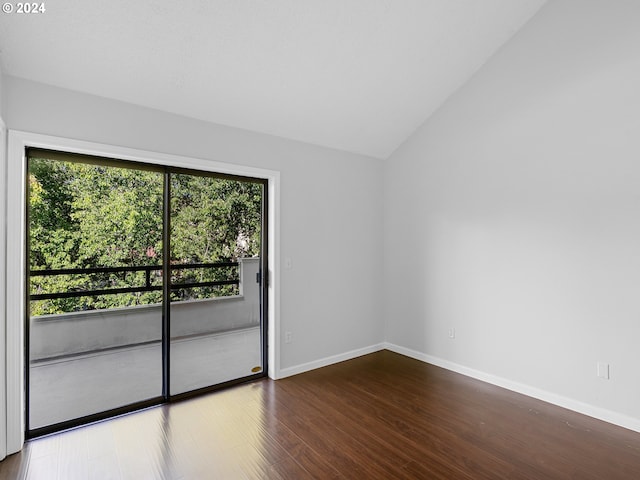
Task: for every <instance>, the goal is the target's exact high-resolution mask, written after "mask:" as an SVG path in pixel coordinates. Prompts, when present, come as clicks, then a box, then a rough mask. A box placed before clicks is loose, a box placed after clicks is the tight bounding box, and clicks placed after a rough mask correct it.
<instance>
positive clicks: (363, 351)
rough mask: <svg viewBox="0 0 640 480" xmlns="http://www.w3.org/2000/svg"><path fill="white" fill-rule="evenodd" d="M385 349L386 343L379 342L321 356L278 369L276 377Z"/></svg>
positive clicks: (283, 376) (288, 375) (287, 375)
mask: <svg viewBox="0 0 640 480" xmlns="http://www.w3.org/2000/svg"><path fill="white" fill-rule="evenodd" d="M384 349H385V344H383V343H378V344H376V345H370V346H368V347H364V348H358V349H356V350H351V351H350V352H345V353H340V354H338V355H333V356H331V357H325V358H321V359H320V360H314V361H313V362H308V363H302V364H300V365H295V366H293V367H288V368H283V369H280V370H279V371H278V373H277V377H276V378H277V379H280V378H286V377H290V376H292V375H297V374H299V373H304V372H308V371H310V370H315V369H316V368H322V367H326V366H328V365H333V364H334V363H339V362H344V361H345V360H351V359H353V358H356V357H361V356H362V355H367V354H369V353H373V352H378V351H380V350H384Z"/></svg>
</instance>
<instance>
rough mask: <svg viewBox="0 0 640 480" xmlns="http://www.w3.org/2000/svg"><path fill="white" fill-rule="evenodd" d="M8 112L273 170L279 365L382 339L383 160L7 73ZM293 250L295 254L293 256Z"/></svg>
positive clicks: (78, 134)
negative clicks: (283, 265)
mask: <svg viewBox="0 0 640 480" xmlns="http://www.w3.org/2000/svg"><path fill="white" fill-rule="evenodd" d="M5 88H6V89H7V96H6V121H7V124H8V127H9V128H10V129H13V130H23V131H28V132H35V133H43V134H48V135H55V136H60V137H67V138H72V139H80V140H86V141H92V142H99V143H106V144H110V145H116V146H124V147H130V148H136V149H142V150H149V151H157V152H162V153H169V154H175V155H181V156H189V157H196V158H202V159H211V160H215V161H219V162H226V163H235V164H241V165H246V166H253V167H259V168H265V169H270V170H278V171H280V172H281V177H280V179H281V192H280V194H281V197H280V198H281V200H280V201H281V214H280V219H281V232H280V240H281V242H280V244H281V257H282V258H283V259H284V258H285V257H289V258H291V259H292V265H293V268H292V269H291V270H282V271H281V309H280V313H281V315H280V328H281V332H282V334H284V332H285V331H291V332H292V333H293V342H292V343H290V344H284V342H282V339H281V350H280V352H281V353H280V360H281V363H280V367H281V368H282V369H287V368H289V369H291V368H295V367H297V366H299V365H304V364H307V363H309V362H316V361H318V360H321V359H324V358H326V357H332V356H334V355H340V354H344V353H345V352H350V351H353V350H359V349H363V348H368V347H370V346H371V345H376V344H379V343H380V342H382V341H383V318H382V313H381V311H382V303H381V295H380V293H381V287H380V284H379V272H380V268H379V255H380V252H381V251H382V240H381V236H382V198H381V195H380V191H381V189H382V162H380V161H379V160H375V159H372V158H369V157H364V156H358V155H353V154H348V153H343V152H338V151H334V150H330V149H326V148H321V147H316V146H312V145H308V144H304V143H300V142H293V141H289V140H284V139H280V138H276V137H272V136H267V135H261V134H256V133H252V132H247V131H243V130H239V129H234V128H228V127H224V126H219V125H213V124H209V123H206V122H201V121H196V120H192V119H188V118H184V117H180V116H177V115H172V114H167V113H163V112H159V111H154V110H150V109H146V108H141V107H137V106H134V105H130V104H126V103H122V102H117V101H113V100H108V99H104V98H100V97H95V96H91V95H85V94H80V93H76V92H72V91H68V90H63V89H59V88H56V87H51V86H46V85H43V84H38V83H34V82H30V81H26V80H22V79H18V78H13V77H5ZM297 260H299V261H297ZM9 321H11V319H9Z"/></svg>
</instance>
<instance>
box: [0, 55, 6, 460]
mask: <svg viewBox="0 0 640 480" xmlns="http://www.w3.org/2000/svg"><path fill="white" fill-rule="evenodd" d="M4 105H5V103H4V75H3V74H2V68H0V460H2V459H3V458H4V457H5V456H6V453H7V437H6V425H7V423H6V420H7V417H6V362H5V359H6V356H5V355H6V351H5V344H6V338H5V329H4V328H3V327H4V325H5V316H6V315H5V305H6V301H5V299H6V295H5V280H6V279H5V276H6V275H5V271H6V260H5V255H6V252H5V247H6V244H5V232H4V225H6V210H5V209H6V200H5V199H6V195H7V189H6V182H7V169H6V161H7V157H6V155H7V132H6V129H5V124H4V120H3V119H4Z"/></svg>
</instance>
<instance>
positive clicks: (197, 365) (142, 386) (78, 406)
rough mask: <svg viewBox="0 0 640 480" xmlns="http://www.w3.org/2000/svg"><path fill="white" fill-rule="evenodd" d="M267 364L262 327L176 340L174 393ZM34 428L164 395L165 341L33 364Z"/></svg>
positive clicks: (31, 407)
mask: <svg viewBox="0 0 640 480" xmlns="http://www.w3.org/2000/svg"><path fill="white" fill-rule="evenodd" d="M256 366H262V362H261V341H260V328H259V327H252V328H246V329H242V330H235V331H231V332H225V333H218V334H212V335H200V336H197V337H190V338H184V339H177V340H172V342H171V393H172V394H177V393H184V392H188V391H191V390H195V389H198V388H202V387H207V386H210V385H216V384H218V383H222V382H225V381H228V380H233V379H236V378H241V377H246V376H248V375H251V374H252V371H251V369H252V368H254V367H256ZM29 383H30V399H29V420H28V421H29V428H30V429H34V428H39V427H43V426H47V425H52V424H55V423H59V422H63V421H66V420H71V419H75V418H79V417H83V416H85V415H91V414H94V413H98V412H103V411H105V410H110V409H113V408H117V407H122V406H126V405H130V404H132V403H135V402H139V401H143V400H147V399H150V398H155V397H158V396H161V394H162V357H161V345H160V343H153V344H147V345H140V346H135V347H125V348H118V349H113V350H108V351H103V352H95V353H90V354H84V355H75V356H71V357H66V358H61V359H56V360H48V361H38V362H33V363H32V364H31V366H30V370H29Z"/></svg>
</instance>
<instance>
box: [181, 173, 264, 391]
mask: <svg viewBox="0 0 640 480" xmlns="http://www.w3.org/2000/svg"><path fill="white" fill-rule="evenodd" d="M169 198H170V204H171V215H170V220H169V221H170V231H171V235H170V241H171V246H170V250H171V276H170V279H171V285H170V290H171V295H170V302H171V303H170V312H169V314H170V315H169V318H170V319H171V321H170V323H171V349H170V350H171V353H170V355H171V356H170V365H171V367H170V371H171V376H170V393H171V395H178V394H183V393H185V392H190V391H193V390H198V389H201V388H206V387H209V386H211V385H216V384H222V383H225V382H229V381H233V380H235V379H238V378H243V377H246V376H249V375H253V374H255V373H260V372H262V371H263V359H262V354H263V351H262V345H263V342H262V329H261V315H260V308H261V298H260V291H261V289H260V286H261V281H260V280H261V278H260V274H261V270H262V265H261V251H262V217H263V215H262V208H263V205H262V204H263V198H264V194H263V185H262V184H261V183H254V182H247V181H241V180H237V179H228V178H219V177H215V176H210V175H205V174H202V173H197V174H194V173H193V172H189V173H174V174H172V175H171V182H170V195H169Z"/></svg>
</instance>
